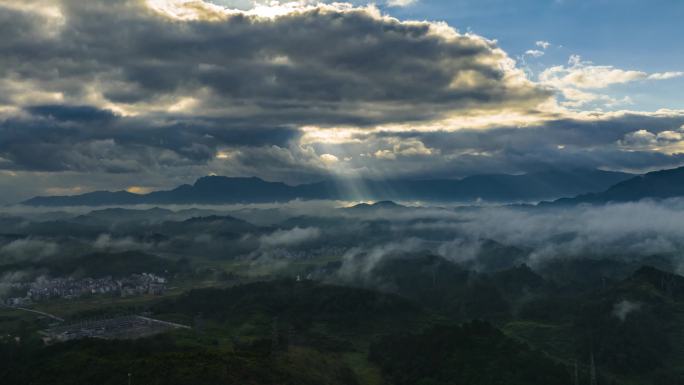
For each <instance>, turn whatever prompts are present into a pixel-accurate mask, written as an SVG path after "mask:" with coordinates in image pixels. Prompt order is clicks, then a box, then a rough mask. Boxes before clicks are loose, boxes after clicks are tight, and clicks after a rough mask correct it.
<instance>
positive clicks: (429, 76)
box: [0, 1, 550, 125]
mask: <svg viewBox="0 0 684 385" xmlns="http://www.w3.org/2000/svg"><path fill="white" fill-rule="evenodd" d="M61 9H62V13H63V14H64V18H65V21H64V23H63V25H61V26H58V27H55V28H54V30H53V31H52V32H51V33H50V31H48V32H46V31H42V30H43V27H42V26H41V24H40V20H39V19H38V20H36V17H35V16H33V15H31V14H29V13H27V12H18V11H14V13H12V11H8V12H7V13H5V10H3V13H4V14H6V15H7V16H5V18H4V19H5V20H4V23H5V26H4V27H3V30H4V31H3V32H5V33H4V34H3V36H5V41H9V42H10V43H6V44H3V45H0V47H2V51H3V52H2V53H3V55H2V56H3V58H2V59H0V64H2V66H1V67H2V68H3V69H4V70H3V69H0V75H3V76H9V75H13V76H15V77H16V78H17V79H18V80H19V81H21V80H31V81H38V82H39V83H40V85H41V86H42V87H44V89H46V90H48V89H49V90H53V91H59V92H62V93H64V94H65V95H67V97H77V98H78V97H85V95H86V94H87V92H88V90H86V89H85V87H86V86H89V85H92V84H93V82H95V81H97V87H98V88H99V89H98V91H100V92H101V93H102V94H103V96H104V97H105V98H107V99H108V100H109V101H111V102H115V103H141V102H146V103H155V102H157V101H158V99H159V98H163V97H168V96H179V95H193V94H194V93H196V92H199V90H202V89H204V90H208V91H209V92H210V94H211V95H210V97H207V98H206V99H205V100H203V102H204V105H205V106H206V107H218V106H224V107H230V108H236V109H235V110H232V111H231V113H230V115H231V116H233V117H236V116H242V117H249V118H250V119H252V120H255V121H262V120H265V121H269V122H272V121H273V120H274V119H276V120H277V121H278V122H280V123H298V124H323V125H325V124H339V123H351V124H372V123H381V122H387V121H407V120H424V119H429V118H434V117H435V116H438V115H440V114H441V113H443V112H445V111H453V110H455V109H462V108H472V107H476V108H501V107H516V108H518V107H534V106H535V105H537V104H538V103H539V102H541V101H543V100H544V99H546V98H547V97H549V96H550V94H549V93H548V91H546V90H544V89H542V88H540V87H537V86H535V85H533V84H532V83H529V82H528V83H520V82H514V81H512V80H511V79H510V77H511V76H513V74H512V73H511V71H512V69H510V68H508V69H507V68H503V67H502V64H503V63H504V62H505V61H506V60H508V58H507V57H506V55H505V53H504V52H503V51H500V50H498V49H497V48H496V47H495V46H494V44H493V43H491V42H488V41H486V40H485V39H482V38H479V37H474V36H468V35H456V34H454V33H453V31H451V30H449V31H448V32H443V31H440V30H439V28H437V27H436V26H435V25H434V24H429V23H405V22H399V21H397V20H394V19H390V18H383V17H380V16H377V15H374V14H373V13H372V12H370V11H368V10H367V9H353V10H341V9H336V8H331V7H319V8H313V9H309V10H303V11H299V12H294V13H290V14H287V15H284V16H280V17H277V18H275V19H263V18H255V17H252V16H247V15H245V14H233V15H228V16H225V18H224V20H221V21H184V22H180V21H174V20H169V19H167V18H164V17H162V16H161V15H158V14H155V13H154V12H153V11H152V10H150V9H147V8H145V7H144V6H143V4H142V3H141V2H134V1H107V2H103V1H89V2H87V3H83V2H80V1H65V2H64V3H63V4H62V8H61ZM449 34H452V35H451V36H449ZM455 79H461V83H459V84H457V85H455V86H454V85H453V82H454V81H455ZM407 107H410V108H408V109H407Z"/></svg>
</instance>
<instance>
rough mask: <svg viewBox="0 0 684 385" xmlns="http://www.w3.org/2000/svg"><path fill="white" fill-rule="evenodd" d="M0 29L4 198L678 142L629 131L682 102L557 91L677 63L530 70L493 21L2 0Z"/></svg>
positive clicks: (368, 171)
mask: <svg viewBox="0 0 684 385" xmlns="http://www.w3.org/2000/svg"><path fill="white" fill-rule="evenodd" d="M217 4H221V5H217ZM0 36H3V39H1V41H0V172H1V173H2V177H0V188H2V189H3V191H4V192H5V191H6V192H5V193H4V194H3V196H2V197H0V200H2V202H3V203H5V202H13V201H16V200H19V199H23V198H27V197H29V196H31V195H36V194H49V193H55V192H79V191H80V192H88V191H93V190H97V189H114V188H116V189H128V188H129V187H131V186H141V185H142V186H145V187H146V188H148V189H155V188H172V187H175V186H177V185H180V184H183V183H191V182H193V181H194V180H195V179H196V178H197V177H199V176H203V175H207V174H211V173H214V174H221V175H229V176H253V175H256V176H260V177H262V178H265V179H270V180H281V181H286V182H288V183H300V182H311V181H317V180H321V179H327V178H331V177H337V176H342V177H344V176H371V177H373V178H378V179H380V178H393V177H403V176H406V177H428V176H444V177H458V176H465V175H469V174H474V173H483V172H516V173H517V172H526V171H535V170H538V169H543V168H549V167H560V166H563V167H565V166H567V167H604V168H616V169H648V168H654V167H663V166H669V165H676V164H680V163H681V162H682V159H681V157H680V156H679V155H678V153H676V152H674V151H669V150H668V151H667V152H661V151H660V150H659V149H660V148H661V147H657V148H652V147H649V148H628V146H627V145H626V144H627V139H628V138H626V137H625V135H626V134H628V133H629V132H634V131H637V130H640V129H644V130H647V131H649V132H651V133H653V134H654V135H658V133H660V132H661V131H676V128H675V127H679V126H681V125H682V123H684V121H682V119H681V114H679V113H677V112H668V113H667V114H657V115H654V114H634V113H632V114H627V113H625V116H626V115H629V116H627V117H625V116H616V115H610V114H596V113H594V114H589V113H587V114H583V115H580V114H579V113H574V112H573V111H568V110H566V109H565V108H580V107H582V106H584V105H589V104H602V105H606V104H610V105H613V106H614V105H618V104H621V103H627V102H628V100H626V99H615V98H611V97H608V96H604V95H601V94H597V93H595V92H593V90H594V88H589V86H588V84H590V83H591V84H601V82H603V84H608V85H609V84H618V83H619V81H622V80H618V79H625V78H629V77H630V76H631V77H635V76H636V77H642V78H643V77H644V76H646V78H643V79H642V80H656V79H665V78H672V77H675V76H679V75H680V73H678V72H663V73H655V74H647V73H641V72H638V71H631V72H630V71H623V70H619V69H616V68H613V67H610V66H595V65H593V64H591V63H588V62H584V61H582V60H581V59H580V58H575V59H573V61H572V62H571V63H570V64H568V65H566V66H559V67H558V68H557V69H555V70H553V69H549V70H547V71H549V72H547V73H546V75H544V76H546V78H544V76H541V77H540V78H544V79H546V80H547V81H541V82H540V83H535V82H532V81H530V80H529V79H528V78H527V76H526V75H525V73H524V71H523V70H522V69H520V68H518V66H517V64H516V63H515V61H514V60H512V59H511V58H510V57H509V56H508V54H507V53H506V52H504V51H503V50H502V49H501V48H499V47H498V46H497V44H496V42H495V41H494V40H489V39H486V38H484V37H481V36H477V35H474V34H471V33H459V32H457V30H456V29H454V28H452V27H451V26H449V25H447V24H445V23H439V22H425V21H402V20H398V19H395V18H392V17H390V16H388V15H385V14H383V13H382V12H381V11H380V10H378V9H377V8H376V7H373V6H366V7H359V6H354V5H350V4H339V3H334V4H318V3H315V2H312V1H302V2H277V3H276V2H266V1H258V2H251V1H241V0H235V1H233V0H231V1H222V2H218V1H216V2H214V3H209V2H204V1H200V0H150V1H142V0H141V1H138V0H113V1H104V0H94V1H88V2H87V3H83V2H81V1H75V0H64V1H55V2H50V4H49V5H46V4H45V3H44V2H38V1H31V2H22V1H7V0H5V1H1V2H0ZM536 47H538V48H539V49H535V50H531V51H536V52H544V51H543V50H545V49H548V47H549V43H548V42H544V41H539V42H537V43H536ZM535 54H538V53H535ZM545 72H546V71H545ZM632 72H636V73H637V75H634V74H633V73H632ZM575 73H579V74H585V75H582V76H580V75H577V74H575ZM644 74H645V75H644ZM592 77H595V78H600V79H602V80H600V81H598V82H595V81H594V79H593V78H592ZM587 79H589V80H587ZM542 80H543V79H542ZM559 89H560V91H559ZM554 92H562V95H563V96H564V100H563V101H562V102H561V103H562V104H561V105H558V104H557V103H556V102H555V100H554V99H553V93H554ZM674 124H677V125H676V126H675V125H674ZM664 135H665V134H664ZM621 140H622V141H623V142H624V143H623V144H621V143H620V142H619V141H621ZM561 146H562V147H563V150H562V151H560V150H559V149H560V147H561ZM142 181H144V183H143V182H142ZM76 187H78V189H80V190H76V189H75V188H76Z"/></svg>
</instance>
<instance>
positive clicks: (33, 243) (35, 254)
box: [0, 238, 59, 260]
mask: <svg viewBox="0 0 684 385" xmlns="http://www.w3.org/2000/svg"><path fill="white" fill-rule="evenodd" d="M58 251H59V245H58V244H57V243H55V242H52V241H49V240H43V239H38V238H25V239H17V240H15V241H12V242H10V243H8V244H6V245H4V246H2V247H0V258H10V260H23V259H32V260H37V259H42V258H46V257H50V256H53V255H55V254H57V252H58Z"/></svg>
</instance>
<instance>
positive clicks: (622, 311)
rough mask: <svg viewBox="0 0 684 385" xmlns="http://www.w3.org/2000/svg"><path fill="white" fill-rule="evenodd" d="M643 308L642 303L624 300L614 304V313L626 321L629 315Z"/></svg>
mask: <svg viewBox="0 0 684 385" xmlns="http://www.w3.org/2000/svg"><path fill="white" fill-rule="evenodd" d="M640 309H641V304H640V303H638V302H632V301H628V300H626V299H625V300H622V301H620V302H618V303H616V304H615V305H614V306H613V315H614V316H615V317H617V318H619V319H620V321H622V322H624V321H625V319H627V316H628V315H630V314H631V313H634V312H635V311H639V310H640Z"/></svg>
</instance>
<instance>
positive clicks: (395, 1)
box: [387, 0, 418, 7]
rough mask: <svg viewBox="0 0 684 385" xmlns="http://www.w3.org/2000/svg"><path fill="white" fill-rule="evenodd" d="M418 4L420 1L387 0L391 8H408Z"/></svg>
mask: <svg viewBox="0 0 684 385" xmlns="http://www.w3.org/2000/svg"><path fill="white" fill-rule="evenodd" d="M417 2H418V0H387V5H388V6H390V7H408V6H411V5H413V4H415V3H417Z"/></svg>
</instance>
